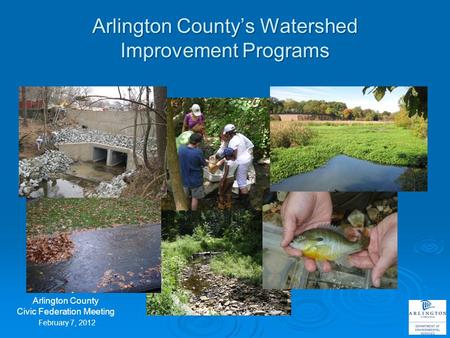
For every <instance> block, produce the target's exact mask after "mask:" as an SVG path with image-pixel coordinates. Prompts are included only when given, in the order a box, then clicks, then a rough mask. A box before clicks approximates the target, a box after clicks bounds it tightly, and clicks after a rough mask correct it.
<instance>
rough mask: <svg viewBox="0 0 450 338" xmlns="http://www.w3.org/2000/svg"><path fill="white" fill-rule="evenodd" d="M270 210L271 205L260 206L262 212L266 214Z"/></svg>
mask: <svg viewBox="0 0 450 338" xmlns="http://www.w3.org/2000/svg"><path fill="white" fill-rule="evenodd" d="M271 208H272V205H271V204H264V205H263V206H262V212H267V211H269V210H270V209H271Z"/></svg>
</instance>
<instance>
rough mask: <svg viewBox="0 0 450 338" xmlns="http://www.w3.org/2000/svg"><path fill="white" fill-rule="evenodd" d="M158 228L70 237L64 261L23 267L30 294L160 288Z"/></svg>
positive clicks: (137, 227)
mask: <svg viewBox="0 0 450 338" xmlns="http://www.w3.org/2000/svg"><path fill="white" fill-rule="evenodd" d="M160 238H161V226H160V225H159V224H148V225H122V226H118V227H115V228H107V229H99V230H87V231H79V232H74V233H73V234H72V235H71V240H72V241H73V243H74V247H75V249H74V254H73V256H72V258H70V259H69V260H68V261H65V262H59V263H54V264H31V263H27V290H28V291H29V292H148V291H157V290H159V289H160V288H161V273H160V268H159V267H160V264H161V250H160Z"/></svg>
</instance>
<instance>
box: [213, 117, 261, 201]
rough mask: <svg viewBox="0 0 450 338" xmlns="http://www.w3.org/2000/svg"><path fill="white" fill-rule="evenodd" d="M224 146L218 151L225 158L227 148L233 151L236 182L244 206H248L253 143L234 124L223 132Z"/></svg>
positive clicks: (228, 125)
mask: <svg viewBox="0 0 450 338" xmlns="http://www.w3.org/2000/svg"><path fill="white" fill-rule="evenodd" d="M222 134H223V135H222V141H223V142H222V145H221V147H220V149H219V150H218V152H217V153H218V154H219V156H223V152H224V149H225V148H226V147H228V148H231V149H233V158H234V159H235V162H236V164H237V165H238V167H237V169H236V181H237V184H238V187H239V196H240V199H242V201H243V202H244V204H246V205H248V204H249V201H248V193H249V188H248V186H247V177H248V171H249V168H250V165H251V163H252V161H253V147H254V145H253V142H252V141H250V140H249V139H248V138H247V137H246V136H245V135H243V134H241V133H238V132H236V127H235V126H234V125H233V124H227V125H226V126H225V127H224V128H223V132H222Z"/></svg>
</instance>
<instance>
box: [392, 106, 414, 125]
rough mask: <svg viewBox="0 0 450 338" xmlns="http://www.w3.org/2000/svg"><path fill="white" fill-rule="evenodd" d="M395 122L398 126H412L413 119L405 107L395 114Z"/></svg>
mask: <svg viewBox="0 0 450 338" xmlns="http://www.w3.org/2000/svg"><path fill="white" fill-rule="evenodd" d="M394 122H395V124H396V125H397V126H399V127H402V128H411V125H412V121H411V119H410V117H409V116H408V112H407V111H406V110H405V109H400V111H399V112H398V113H396V114H395V116H394Z"/></svg>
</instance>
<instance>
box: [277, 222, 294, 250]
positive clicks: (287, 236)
mask: <svg viewBox="0 0 450 338" xmlns="http://www.w3.org/2000/svg"><path fill="white" fill-rule="evenodd" d="M295 229H296V219H295V216H294V215H289V214H288V215H286V216H285V217H284V219H283V238H282V240H281V246H282V247H283V248H285V247H287V246H288V245H289V244H290V243H291V242H292V240H293V239H294V236H295Z"/></svg>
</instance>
